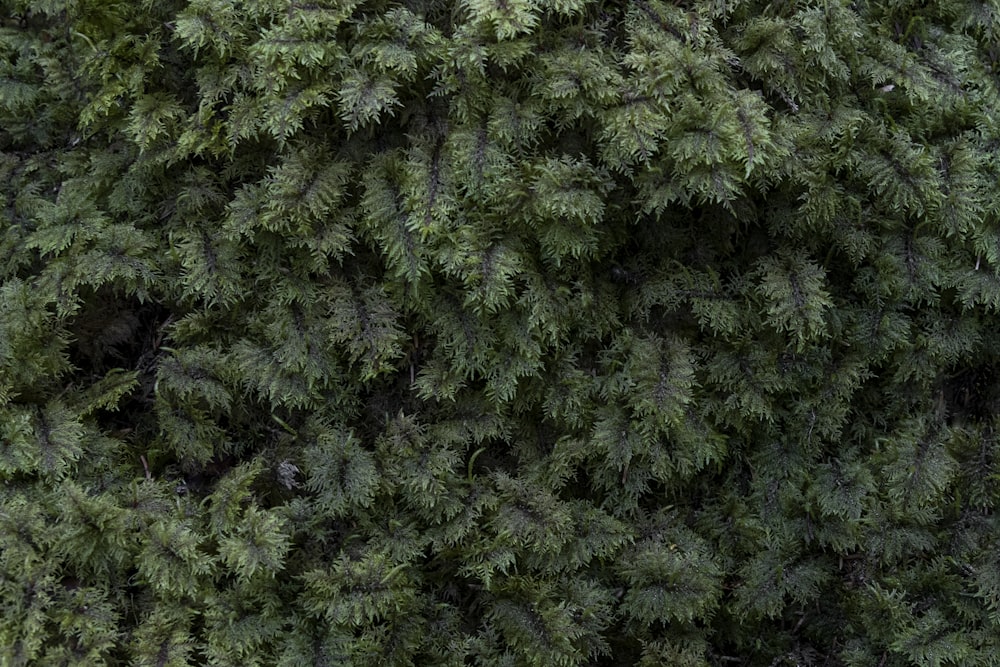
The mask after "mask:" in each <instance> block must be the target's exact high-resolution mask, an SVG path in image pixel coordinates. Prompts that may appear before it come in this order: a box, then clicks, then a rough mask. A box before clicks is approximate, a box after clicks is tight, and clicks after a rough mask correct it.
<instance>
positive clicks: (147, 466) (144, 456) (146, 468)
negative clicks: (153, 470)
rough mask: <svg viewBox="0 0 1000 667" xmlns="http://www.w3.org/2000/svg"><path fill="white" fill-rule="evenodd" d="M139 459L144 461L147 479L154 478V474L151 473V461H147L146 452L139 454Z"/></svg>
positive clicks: (143, 466)
mask: <svg viewBox="0 0 1000 667" xmlns="http://www.w3.org/2000/svg"><path fill="white" fill-rule="evenodd" d="M139 460H140V461H142V469H143V470H145V471H146V479H147V480H152V479H153V476H152V475H151V474H149V463H147V462H146V455H145V454H140V455H139Z"/></svg>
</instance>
